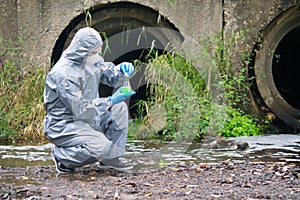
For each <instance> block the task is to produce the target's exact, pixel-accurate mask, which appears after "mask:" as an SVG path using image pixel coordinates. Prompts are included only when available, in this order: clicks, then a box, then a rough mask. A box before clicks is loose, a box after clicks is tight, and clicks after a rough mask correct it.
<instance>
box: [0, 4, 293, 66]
mask: <svg viewBox="0 0 300 200" xmlns="http://www.w3.org/2000/svg"><path fill="white" fill-rule="evenodd" d="M3 1H4V2H3V3H1V5H0V10H1V13H0V25H1V29H0V34H1V35H2V36H4V38H5V40H7V39H8V38H9V37H11V36H16V33H17V35H18V36H20V37H22V38H24V39H25V44H24V51H25V52H26V54H27V56H31V57H35V58H36V59H37V60H40V61H41V62H44V61H46V62H47V61H49V57H50V55H51V51H52V50H53V47H54V44H55V42H56V40H57V39H58V37H59V35H60V34H61V32H62V31H63V30H64V29H65V28H66V26H67V25H68V24H69V23H70V22H71V21H72V20H73V19H74V18H75V17H76V16H78V15H80V14H82V13H83V11H84V8H85V7H89V6H96V5H106V4H109V3H112V2H121V1H118V0H111V1H107V0H93V1H92V0H91V1H87V2H88V4H86V5H84V3H83V1H78V0H65V1H60V0H51V1H49V0H32V1H20V0H16V1H12V0H3ZM128 2H134V3H138V4H141V5H145V6H147V7H150V8H152V9H154V10H157V11H159V13H160V14H161V15H162V16H163V17H166V18H167V19H168V20H169V21H170V22H171V23H173V24H174V25H175V26H176V27H177V28H178V29H179V31H180V32H181V33H182V34H183V35H184V36H189V37H191V38H193V39H195V40H200V39H202V38H205V37H210V36H212V35H214V34H218V33H220V32H221V31H222V28H223V26H224V29H225V31H226V33H229V34H230V33H232V32H234V31H236V30H238V29H249V30H251V32H252V34H253V36H256V35H257V33H258V31H260V30H263V29H264V27H266V26H267V25H268V23H269V22H270V21H272V20H273V19H274V18H275V17H276V16H277V15H278V14H280V13H281V12H283V11H284V10H285V9H287V8H288V7H290V6H292V5H295V4H297V1H295V0H294V1H281V0H276V1H273V0H267V1H259V0H255V1H253V0H243V1H239V0H225V1H224V2H223V1H222V0H204V1H199V0H180V1H179V0H174V1H167V0H151V1H149V0H130V1H128ZM223 11H224V14H223Z"/></svg>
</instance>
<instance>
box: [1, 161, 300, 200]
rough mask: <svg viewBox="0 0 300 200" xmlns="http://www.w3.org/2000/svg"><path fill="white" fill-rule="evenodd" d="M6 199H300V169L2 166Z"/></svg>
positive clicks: (264, 165) (280, 165)
mask: <svg viewBox="0 0 300 200" xmlns="http://www.w3.org/2000/svg"><path fill="white" fill-rule="evenodd" d="M0 171H1V175H0V181H1V184H0V186H1V190H0V197H1V198H2V199H300V179H299V176H300V175H299V172H300V169H299V166H296V165H293V164H287V163H262V162H258V163H253V162H252V163H246V162H245V163H232V162H231V161H225V162H223V163H220V164H201V163H200V164H180V165H178V166H168V167H166V168H164V169H159V170H143V171H133V172H130V173H124V172H116V171H111V170H106V171H104V170H102V169H100V168H99V166H97V165H93V166H89V167H87V168H84V169H79V171H78V172H77V173H75V174H61V175H58V176H57V174H56V172H55V168H54V166H24V167H20V168H7V167H0Z"/></svg>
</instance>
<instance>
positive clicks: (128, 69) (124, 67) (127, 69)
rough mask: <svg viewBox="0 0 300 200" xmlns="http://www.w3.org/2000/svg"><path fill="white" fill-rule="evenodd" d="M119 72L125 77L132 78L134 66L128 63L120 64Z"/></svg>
mask: <svg viewBox="0 0 300 200" xmlns="http://www.w3.org/2000/svg"><path fill="white" fill-rule="evenodd" d="M120 70H121V72H122V73H123V74H124V75H125V76H132V74H133V72H134V66H133V64H131V63H129V62H122V63H121V64H120Z"/></svg>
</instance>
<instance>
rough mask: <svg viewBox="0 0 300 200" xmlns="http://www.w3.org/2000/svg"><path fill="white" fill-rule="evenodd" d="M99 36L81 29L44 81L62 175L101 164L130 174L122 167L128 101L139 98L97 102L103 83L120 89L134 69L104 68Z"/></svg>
mask: <svg viewBox="0 0 300 200" xmlns="http://www.w3.org/2000/svg"><path fill="white" fill-rule="evenodd" d="M102 44H103V42H102V39H101V36H100V34H99V33H98V32H97V31H96V30H95V29H93V28H89V27H86V28H82V29H80V30H79V31H78V32H77V33H76V34H75V36H74V38H73V40H72V41H71V43H70V45H69V46H68V48H67V49H66V50H65V51H64V52H63V53H62V56H61V57H60V59H59V60H58V62H57V63H56V64H55V65H54V66H53V68H52V69H51V71H50V72H49V74H48V75H47V77H46V84H45V90H44V105H45V108H46V112H47V114H46V117H45V120H44V132H45V135H46V137H47V138H48V139H49V141H50V142H51V143H53V144H54V145H55V146H54V148H53V150H52V158H53V160H54V162H55V165H56V169H57V171H58V172H75V169H76V168H78V167H82V166H84V165H87V164H93V163H95V162H100V163H101V164H102V165H104V166H106V167H109V168H112V169H116V170H128V169H132V167H133V166H132V165H131V164H128V163H124V162H122V161H121V159H120V158H121V157H122V156H123V155H124V153H125V145H126V140H127V133H128V108H127V105H126V103H124V100H125V99H127V98H129V97H130V96H131V95H133V94H135V92H134V91H132V92H129V93H122V92H120V91H119V90H120V89H119V90H117V91H116V92H115V93H114V94H113V95H112V96H109V97H106V98H100V97H99V92H98V89H99V85H100V83H102V84H106V85H108V86H111V87H118V86H120V85H121V84H122V81H123V78H124V74H126V75H129V76H132V74H133V72H134V67H133V65H132V64H131V63H127V62H124V63H121V64H120V65H118V66H115V65H114V64H113V63H109V62H104V60H103V58H102V57H101V56H100V55H99V53H100V52H101V47H102Z"/></svg>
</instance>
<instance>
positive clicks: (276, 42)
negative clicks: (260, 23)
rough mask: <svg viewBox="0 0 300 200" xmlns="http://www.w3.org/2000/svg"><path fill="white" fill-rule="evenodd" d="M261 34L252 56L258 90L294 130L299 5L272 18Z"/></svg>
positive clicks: (299, 94) (298, 97)
mask: <svg viewBox="0 0 300 200" xmlns="http://www.w3.org/2000/svg"><path fill="white" fill-rule="evenodd" d="M263 37H264V42H263V43H262V44H261V47H260V49H259V51H258V52H257V55H256V58H255V76H256V83H257V87H258V90H259V93H260V95H261V97H262V99H263V101H264V102H265V104H266V105H267V106H268V108H269V109H270V110H271V111H272V112H273V113H274V114H275V115H276V116H277V117H278V118H279V119H281V120H282V121H283V122H284V123H285V124H286V125H288V126H289V127H292V128H293V130H294V131H297V130H299V129H300V121H299V119H300V87H299V82H298V81H299V80H300V79H299V74H300V65H299V56H300V49H299V48H300V7H294V8H292V9H290V10H288V11H286V12H285V13H283V14H282V15H281V16H279V17H278V18H277V19H275V20H274V21H273V22H272V23H271V24H270V25H269V26H268V27H267V28H266V30H265V31H264V34H263Z"/></svg>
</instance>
